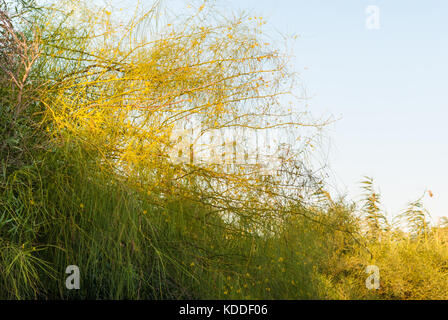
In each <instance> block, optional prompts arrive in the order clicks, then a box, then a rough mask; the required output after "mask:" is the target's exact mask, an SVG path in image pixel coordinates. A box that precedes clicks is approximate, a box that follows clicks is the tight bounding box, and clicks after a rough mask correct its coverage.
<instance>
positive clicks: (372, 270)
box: [366, 265, 380, 290]
mask: <svg viewBox="0 0 448 320" xmlns="http://www.w3.org/2000/svg"><path fill="white" fill-rule="evenodd" d="M366 273H367V274H369V276H368V277H367V279H366V288H367V289H369V290H378V289H379V288H380V268H378V267H377V266H375V265H371V266H367V268H366Z"/></svg>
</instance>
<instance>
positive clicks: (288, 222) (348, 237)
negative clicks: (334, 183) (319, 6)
mask: <svg viewBox="0 0 448 320" xmlns="http://www.w3.org/2000/svg"><path fill="white" fill-rule="evenodd" d="M162 8H163V6H162V4H161V3H155V4H154V6H153V7H151V8H149V9H147V10H145V11H138V10H137V11H136V13H135V15H134V16H133V17H131V18H130V19H129V20H128V21H123V19H122V16H121V15H120V13H119V12H116V11H114V9H113V8H111V7H104V8H98V7H93V6H89V5H87V4H85V3H82V2H78V1H58V5H57V6H52V5H51V4H50V5H43V4H39V3H36V2H35V1H32V0H20V1H7V2H3V1H2V2H0V166H1V167H0V169H1V170H0V298H2V299H80V298H82V299H84V298H89V299H185V298H188V299H444V298H447V292H448V290H446V289H447V288H448V279H447V274H448V273H447V264H446V261H448V260H447V258H448V249H447V247H446V243H445V241H446V240H448V239H445V238H444V237H445V234H444V230H445V229H444V226H442V225H441V226H438V227H431V224H430V222H429V221H430V220H429V217H428V213H427V212H426V211H425V209H424V208H423V206H422V204H421V200H418V201H416V202H414V203H411V204H410V205H409V208H408V209H407V210H405V211H404V213H403V214H402V215H401V216H399V217H398V220H397V221H388V219H387V217H386V215H385V214H384V212H382V210H381V203H380V199H379V194H378V193H377V192H376V191H375V190H374V186H373V181H372V180H371V179H366V180H365V181H364V182H363V190H364V192H365V194H364V200H363V201H361V202H360V203H351V202H349V201H347V200H345V199H338V200H335V199H332V198H331V196H330V194H329V193H328V192H327V191H326V190H325V181H324V180H323V179H322V178H321V175H320V174H319V172H316V171H314V170H313V168H312V167H311V164H310V163H309V161H307V159H308V155H309V153H310V152H312V149H313V144H315V143H316V137H318V135H319V132H320V129H321V128H322V127H324V126H325V125H326V124H327V123H328V121H325V120H323V121H320V120H315V119H313V118H312V117H311V116H310V115H309V113H308V111H307V109H306V107H302V106H301V104H300V97H296V96H295V95H294V93H296V92H298V91H297V88H298V83H297V77H296V76H295V75H294V74H293V73H291V72H290V71H289V70H290V69H289V62H288V57H287V56H286V55H285V54H283V53H282V52H279V50H277V49H276V48H275V47H273V45H271V44H270V43H269V40H268V39H269V38H268V37H267V36H266V34H265V33H264V29H263V25H264V21H263V19H262V18H260V17H249V16H245V15H239V16H238V15H237V16H230V15H229V16H223V15H218V12H216V11H214V10H216V9H214V7H213V6H211V5H209V4H208V2H204V3H202V2H199V3H198V5H197V7H192V8H190V11H189V12H187V13H186V14H185V15H179V16H171V15H169V14H166V15H164V11H163V10H162ZM217 17H218V18H217ZM179 130H184V131H183V132H185V131H187V132H190V133H191V135H190V138H189V139H190V140H188V141H187V142H186V141H185V140H183V141H182V139H183V138H185V137H180V138H179V139H178V136H177V133H178V132H179ZM217 132H219V134H217ZM229 133H231V134H233V135H234V136H233V137H234V140H229V139H227V138H226V137H225V135H226V134H229ZM241 133H242V136H238V138H235V135H237V134H241ZM260 136H261V137H263V138H260V139H261V140H262V142H263V143H264V144H265V145H266V144H267V142H268V141H269V142H270V144H269V146H268V147H267V148H264V149H263V151H260V148H256V149H257V150H254V149H253V148H252V147H251V146H254V145H256V146H257V147H258V142H259V141H258V137H260ZM192 137H193V138H192ZM247 137H251V138H247ZM255 137H257V138H256V139H255ZM201 139H202V140H201ZM214 139H215V140H217V141H215V140H214ZM200 140H201V141H206V142H203V143H200V144H199V143H197V142H198V141H200ZM179 143H181V144H182V146H183V148H178V147H179V146H178V144H179ZM198 145H199V146H200V147H201V148H204V149H201V150H198ZM251 148H252V149H251ZM173 150H175V152H173ZM269 150H271V151H272V150H274V152H269ZM198 154H201V156H200V157H198ZM274 158H275V161H274V160H273V159H274ZM211 160H212V161H211ZM400 221H401V222H406V223H407V225H408V226H409V228H403V224H402V223H400ZM69 265H76V266H78V267H79V269H80V271H81V288H80V289H79V290H68V289H67V288H66V286H65V278H66V277H67V275H66V273H65V271H66V267H67V266H69ZM370 265H376V266H378V267H379V270H380V276H381V286H380V288H379V289H376V290H369V289H368V288H367V287H366V279H367V277H368V274H366V272H365V271H366V267H367V266H370Z"/></svg>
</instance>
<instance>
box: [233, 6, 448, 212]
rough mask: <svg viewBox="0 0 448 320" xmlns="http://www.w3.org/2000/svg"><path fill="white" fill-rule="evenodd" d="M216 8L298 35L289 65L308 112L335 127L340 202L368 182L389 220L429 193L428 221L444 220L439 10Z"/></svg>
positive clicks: (333, 160) (444, 48)
mask: <svg viewBox="0 0 448 320" xmlns="http://www.w3.org/2000/svg"><path fill="white" fill-rule="evenodd" d="M226 3H228V4H229V6H230V7H232V8H234V9H237V10H240V9H241V10H244V11H246V12H249V13H251V14H252V13H253V14H254V15H261V16H263V17H265V18H267V21H268V26H269V28H275V29H277V30H278V31H279V32H281V33H284V34H297V35H299V36H300V37H299V39H298V40H297V41H296V44H295V48H294V49H295V50H294V54H295V60H294V62H295V66H296V70H297V71H298V72H300V74H301V79H302V80H303V82H304V85H305V86H306V88H307V91H308V95H310V96H312V99H311V101H310V104H311V110H315V112H316V113H317V114H322V113H327V114H329V113H331V114H333V115H334V116H336V117H338V118H339V117H340V118H341V120H339V121H338V122H337V123H336V124H334V125H333V126H331V128H329V130H328V131H327V135H328V136H329V137H330V138H331V149H330V154H329V164H330V167H331V172H332V176H333V177H332V179H331V181H332V184H333V185H335V186H336V187H337V189H338V190H339V191H340V192H341V193H345V192H347V193H348V194H349V195H350V196H351V197H352V198H356V197H357V196H358V195H359V193H360V190H359V183H358V182H359V181H360V180H361V179H362V177H363V176H364V175H368V176H372V177H373V178H374V179H375V181H376V183H377V185H378V186H379V188H380V190H381V193H382V196H383V203H384V205H385V207H386V209H387V211H388V212H389V214H396V213H398V212H400V211H401V209H402V208H403V207H405V206H406V204H407V202H409V201H410V200H414V199H416V198H418V197H419V196H421V195H422V194H423V192H424V191H425V190H427V189H429V190H431V191H432V192H433V193H434V197H433V198H429V197H428V196H426V197H425V201H424V202H425V204H426V206H427V207H428V209H430V211H431V214H432V216H433V217H438V216H442V215H447V216H448V182H447V179H448V169H447V165H448V141H447V139H448V125H447V124H446V121H447V118H448V81H447V76H448V19H447V17H448V1H446V0H427V1H420V0H416V1H411V0H382V1H381V0H368V1H366V0H339V1H337V0H277V1H273V0H226ZM368 5H376V6H378V7H379V9H380V23H381V25H380V27H381V28H380V30H368V29H367V28H366V27H365V20H366V17H367V14H366V13H365V9H366V7H367V6H368ZM305 68H306V69H305Z"/></svg>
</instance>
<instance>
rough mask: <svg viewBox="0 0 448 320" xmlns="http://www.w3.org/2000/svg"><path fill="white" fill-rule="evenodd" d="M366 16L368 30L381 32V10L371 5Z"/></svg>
mask: <svg viewBox="0 0 448 320" xmlns="http://www.w3.org/2000/svg"><path fill="white" fill-rule="evenodd" d="M366 15H367V17H366V28H367V29H368V30H379V29H380V28H381V23H380V8H379V7H378V6H375V5H369V6H367V7H366Z"/></svg>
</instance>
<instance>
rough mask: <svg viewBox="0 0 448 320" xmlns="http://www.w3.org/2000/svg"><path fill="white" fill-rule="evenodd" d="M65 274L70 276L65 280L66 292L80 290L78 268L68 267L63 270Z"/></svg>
mask: <svg viewBox="0 0 448 320" xmlns="http://www.w3.org/2000/svg"><path fill="white" fill-rule="evenodd" d="M65 273H67V274H70V275H69V276H68V277H67V279H65V287H66V288H67V289H68V290H74V289H75V290H79V289H80V288H81V286H80V273H79V267H78V266H75V265H70V266H68V267H67V268H66V269H65Z"/></svg>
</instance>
